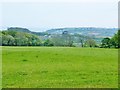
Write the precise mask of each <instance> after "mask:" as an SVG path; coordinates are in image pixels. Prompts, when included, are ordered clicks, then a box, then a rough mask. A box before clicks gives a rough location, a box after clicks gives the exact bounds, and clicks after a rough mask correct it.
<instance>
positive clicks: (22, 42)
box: [1, 30, 41, 46]
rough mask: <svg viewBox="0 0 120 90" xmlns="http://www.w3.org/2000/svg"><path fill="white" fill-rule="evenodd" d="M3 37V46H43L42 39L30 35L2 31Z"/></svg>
mask: <svg viewBox="0 0 120 90" xmlns="http://www.w3.org/2000/svg"><path fill="white" fill-rule="evenodd" d="M1 35H2V45H3V46H39V45H41V40H40V38H39V37H38V36H36V35H33V34H30V33H23V32H17V31H12V30H6V31H2V32H1Z"/></svg>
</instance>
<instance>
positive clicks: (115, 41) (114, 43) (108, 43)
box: [101, 30, 120, 48]
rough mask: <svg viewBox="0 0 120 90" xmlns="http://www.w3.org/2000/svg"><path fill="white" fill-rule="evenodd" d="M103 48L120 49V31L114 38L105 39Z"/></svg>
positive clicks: (102, 43)
mask: <svg viewBox="0 0 120 90" xmlns="http://www.w3.org/2000/svg"><path fill="white" fill-rule="evenodd" d="M101 47H102V48H120V30H118V32H117V33H116V34H115V35H114V36H113V37H112V38H108V37H106V38H104V39H103V40H102V41H101Z"/></svg>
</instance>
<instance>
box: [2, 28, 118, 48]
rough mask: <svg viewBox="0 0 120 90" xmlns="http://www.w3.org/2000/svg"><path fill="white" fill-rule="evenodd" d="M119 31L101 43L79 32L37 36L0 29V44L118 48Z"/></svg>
mask: <svg viewBox="0 0 120 90" xmlns="http://www.w3.org/2000/svg"><path fill="white" fill-rule="evenodd" d="M119 36H120V31H118V33H116V34H115V35H114V36H113V37H112V38H108V37H106V38H104V39H103V40H102V41H101V44H97V43H96V41H95V40H94V39H92V38H90V37H88V36H83V35H80V34H74V35H70V34H69V33H68V32H66V31H65V32H63V33H62V34H52V35H44V36H37V35H34V34H31V33H27V32H17V31H12V30H5V31H0V38H1V39H0V40H1V42H0V45H2V46H68V47H75V46H81V47H99V48H119V47H120V40H119V39H120V38H119Z"/></svg>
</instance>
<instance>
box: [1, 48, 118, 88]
mask: <svg viewBox="0 0 120 90" xmlns="http://www.w3.org/2000/svg"><path fill="white" fill-rule="evenodd" d="M2 75H3V78H2V87H3V88H117V87H118V50H117V49H103V48H78V47H2Z"/></svg>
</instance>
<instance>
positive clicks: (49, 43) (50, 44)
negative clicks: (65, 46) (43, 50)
mask: <svg viewBox="0 0 120 90" xmlns="http://www.w3.org/2000/svg"><path fill="white" fill-rule="evenodd" d="M44 46H54V44H53V42H52V41H51V40H50V39H47V40H45V42H44Z"/></svg>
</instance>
